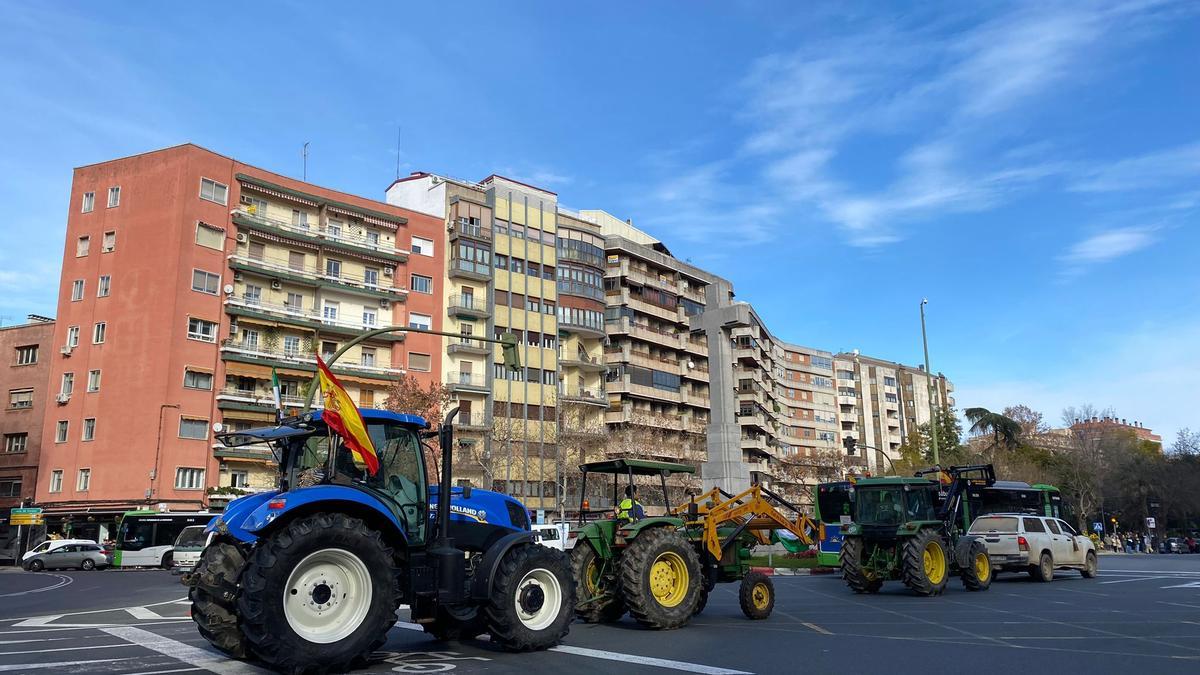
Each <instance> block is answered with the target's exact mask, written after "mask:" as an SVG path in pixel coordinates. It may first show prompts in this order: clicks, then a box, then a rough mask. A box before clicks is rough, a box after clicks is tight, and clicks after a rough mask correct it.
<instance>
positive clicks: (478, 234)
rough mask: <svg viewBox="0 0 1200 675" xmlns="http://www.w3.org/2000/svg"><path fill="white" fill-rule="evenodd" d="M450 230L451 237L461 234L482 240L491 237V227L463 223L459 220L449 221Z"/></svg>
mask: <svg viewBox="0 0 1200 675" xmlns="http://www.w3.org/2000/svg"><path fill="white" fill-rule="evenodd" d="M450 232H451V233H452V234H451V237H453V236H455V235H462V236H464V237H473V238H475V239H483V240H484V241H491V239H492V228H490V227H484V226H483V225H472V224H471V223H464V222H462V221H461V220H459V221H456V222H453V223H450Z"/></svg>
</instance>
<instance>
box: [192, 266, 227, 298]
mask: <svg viewBox="0 0 1200 675" xmlns="http://www.w3.org/2000/svg"><path fill="white" fill-rule="evenodd" d="M192 290H193V291H199V292H201V293H208V294H209V295H217V294H218V293H219V292H220V290H221V275H219V274H213V273H212V272H205V271H204V270H192Z"/></svg>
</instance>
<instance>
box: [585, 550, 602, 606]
mask: <svg viewBox="0 0 1200 675" xmlns="http://www.w3.org/2000/svg"><path fill="white" fill-rule="evenodd" d="M599 586H600V570H598V569H597V568H596V559H595V558H592V559H591V560H589V561H588V564H587V567H586V568H584V570H583V587H584V588H586V589H587V592H588V597H595V595H596V589H597V588H599Z"/></svg>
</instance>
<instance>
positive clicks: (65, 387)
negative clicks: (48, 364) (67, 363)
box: [58, 373, 75, 396]
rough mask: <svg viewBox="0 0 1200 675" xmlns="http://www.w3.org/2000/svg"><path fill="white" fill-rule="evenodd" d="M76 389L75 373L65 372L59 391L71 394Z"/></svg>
mask: <svg viewBox="0 0 1200 675" xmlns="http://www.w3.org/2000/svg"><path fill="white" fill-rule="evenodd" d="M74 391H75V373H63V376H62V386H61V387H60V388H59V390H58V393H60V394H66V395H67V396H70V395H71V394H72V393H74Z"/></svg>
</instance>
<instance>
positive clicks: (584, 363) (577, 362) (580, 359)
mask: <svg viewBox="0 0 1200 675" xmlns="http://www.w3.org/2000/svg"><path fill="white" fill-rule="evenodd" d="M558 365H559V367H561V368H578V369H579V370H582V371H584V372H589V373H604V372H608V366H606V365H604V364H603V363H601V362H600V361H599V360H598V359H594V358H592V357H591V356H588V355H587V353H584V352H576V354H575V355H574V356H570V357H568V356H564V355H563V353H562V350H559V354H558Z"/></svg>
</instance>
